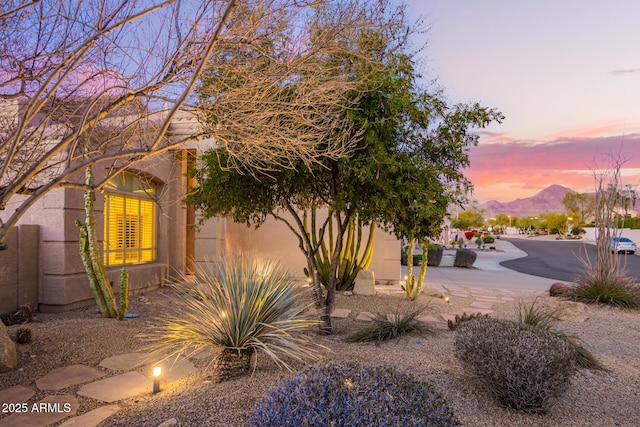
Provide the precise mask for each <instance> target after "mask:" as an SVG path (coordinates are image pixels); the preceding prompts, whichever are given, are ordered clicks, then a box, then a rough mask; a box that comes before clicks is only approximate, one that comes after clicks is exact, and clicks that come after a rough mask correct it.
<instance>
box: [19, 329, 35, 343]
mask: <svg viewBox="0 0 640 427" xmlns="http://www.w3.org/2000/svg"><path fill="white" fill-rule="evenodd" d="M31 341H33V336H32V333H31V328H30V327H28V326H20V327H19V328H18V330H17V331H16V342H17V343H18V344H29V343H30V342H31Z"/></svg>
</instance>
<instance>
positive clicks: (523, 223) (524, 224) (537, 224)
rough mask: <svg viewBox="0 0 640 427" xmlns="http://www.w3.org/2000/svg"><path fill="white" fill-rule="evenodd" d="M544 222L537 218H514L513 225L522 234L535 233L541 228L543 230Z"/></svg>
mask: <svg viewBox="0 0 640 427" xmlns="http://www.w3.org/2000/svg"><path fill="white" fill-rule="evenodd" d="M542 223H543V220H541V219H540V217H537V216H523V217H519V218H514V222H513V224H514V225H515V226H516V227H517V228H518V229H519V230H520V231H521V232H522V233H533V232H535V231H537V230H539V229H540V228H542Z"/></svg>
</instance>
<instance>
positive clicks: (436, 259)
mask: <svg viewBox="0 0 640 427" xmlns="http://www.w3.org/2000/svg"><path fill="white" fill-rule="evenodd" d="M443 253H444V249H443V248H442V246H439V247H437V248H429V249H427V265H428V266H431V267H438V266H439V265H440V262H441V261H442V254H443Z"/></svg>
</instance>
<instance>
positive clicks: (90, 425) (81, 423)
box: [60, 405, 122, 427]
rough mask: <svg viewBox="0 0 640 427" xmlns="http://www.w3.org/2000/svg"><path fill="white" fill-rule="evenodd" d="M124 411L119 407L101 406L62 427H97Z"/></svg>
mask: <svg viewBox="0 0 640 427" xmlns="http://www.w3.org/2000/svg"><path fill="white" fill-rule="evenodd" d="M120 409H122V408H121V407H120V406H118V405H107V406H101V407H100V408H98V409H94V410H93V411H89V412H87V413H86V414H82V415H78V416H77V417H73V418H70V419H68V420H67V421H65V422H63V423H62V424H60V427H95V426H97V425H98V424H100V423H101V422H102V421H104V420H106V419H107V418H109V417H110V416H111V415H113V414H115V413H116V412H118V411H119V410H120Z"/></svg>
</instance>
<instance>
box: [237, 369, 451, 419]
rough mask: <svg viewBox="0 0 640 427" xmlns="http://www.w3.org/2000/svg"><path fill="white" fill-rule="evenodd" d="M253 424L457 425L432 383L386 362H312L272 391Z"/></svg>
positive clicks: (255, 411) (257, 410) (255, 412)
mask: <svg viewBox="0 0 640 427" xmlns="http://www.w3.org/2000/svg"><path fill="white" fill-rule="evenodd" d="M248 425H249V426H250V427H252V426H260V427H262V426H295V427H303V426H314V427H322V426H435V427H438V426H459V425H460V422H459V421H458V420H457V419H456V417H455V416H454V414H453V411H452V410H451V408H450V407H449V404H448V403H447V402H446V400H444V398H442V396H440V394H439V393H437V392H436V391H435V389H434V387H433V386H432V385H431V384H429V383H427V382H425V381H421V380H418V379H416V378H415V377H413V376H412V375H410V374H408V373H405V372H402V371H399V370H397V369H394V368H392V367H390V366H367V365H361V364H359V363H354V362H345V363H327V364H320V365H315V366H310V367H307V368H305V369H304V370H302V371H301V372H300V373H298V375H296V376H295V377H294V378H292V379H289V380H285V381H283V382H282V383H280V384H279V385H277V386H275V387H273V388H272V389H270V390H269V391H268V393H267V396H266V397H265V398H264V399H263V400H262V401H260V402H258V404H257V405H256V406H255V408H254V409H253V412H252V413H251V417H250V419H249V424H248Z"/></svg>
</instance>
